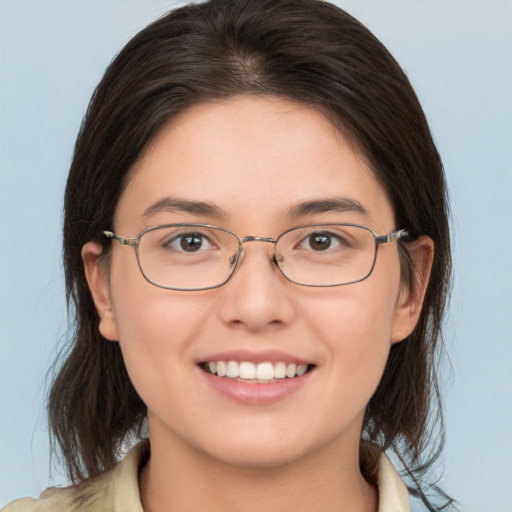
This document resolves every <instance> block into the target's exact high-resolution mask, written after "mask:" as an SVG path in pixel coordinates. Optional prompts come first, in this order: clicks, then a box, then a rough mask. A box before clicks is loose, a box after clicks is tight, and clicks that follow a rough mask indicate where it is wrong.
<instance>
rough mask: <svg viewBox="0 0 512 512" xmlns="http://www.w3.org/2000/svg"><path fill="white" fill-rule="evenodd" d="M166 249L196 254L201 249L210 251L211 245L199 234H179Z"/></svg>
mask: <svg viewBox="0 0 512 512" xmlns="http://www.w3.org/2000/svg"><path fill="white" fill-rule="evenodd" d="M166 245H167V247H170V248H171V249H175V250H178V251H182V252H198V251H200V250H201V249H203V250H204V249H211V248H212V244H211V243H210V241H209V240H208V238H207V237H206V236H204V235H202V234H201V233H181V234H180V235H178V236H175V237H174V238H173V239H172V240H170V241H169V242H168V243H167V244H166Z"/></svg>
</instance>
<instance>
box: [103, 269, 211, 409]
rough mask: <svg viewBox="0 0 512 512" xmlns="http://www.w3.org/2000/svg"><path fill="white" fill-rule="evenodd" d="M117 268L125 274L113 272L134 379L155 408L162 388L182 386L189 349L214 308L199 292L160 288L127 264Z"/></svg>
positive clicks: (116, 304) (119, 326) (126, 358)
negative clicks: (178, 383) (189, 292)
mask: <svg viewBox="0 0 512 512" xmlns="http://www.w3.org/2000/svg"><path fill="white" fill-rule="evenodd" d="M135 270H136V271H137V272H138V269H135ZM117 271H118V276H123V278H122V279H119V278H117V279H116V277H118V276H115V275H113V276H112V283H113V290H112V291H113V297H114V298H115V300H114V314H115V320H116V324H117V330H118V333H119V344H120V346H121V351H122V353H123V358H124V362H125V365H126V368H127V371H128V374H129V376H130V379H131V381H132V383H133V385H134V387H135V389H136V390H137V392H138V393H139V395H140V396H141V398H142V399H143V400H144V402H145V403H146V405H148V406H150V404H151V403H152V402H154V401H155V400H160V399H161V397H159V394H160V392H159V390H164V389H165V390H169V389H171V390H172V389H180V385H176V382H180V379H182V377H181V376H180V372H181V371H182V370H183V368H184V366H185V365H190V363H191V361H190V360H189V359H187V354H188V351H187V348H188V347H189V346H190V345H191V344H192V343H193V342H194V339H197V338H198V337H200V336H201V332H202V331H203V329H205V328H206V324H205V321H204V318H205V315H208V314H209V308H210V306H209V304H208V303H207V302H206V301H203V300H200V298H199V297H198V296H197V295H196V296H194V297H192V296H191V295H186V294H183V292H181V293H180V292H173V291H170V290H164V289H160V288H157V287H155V286H153V285H152V284H150V283H148V282H147V281H146V280H145V279H144V278H143V277H142V276H140V277H139V274H140V273H139V274H137V273H136V272H135V271H134V269H128V268H126V265H125V267H124V268H123V265H119V266H118V267H117ZM206 318H207V316H206Z"/></svg>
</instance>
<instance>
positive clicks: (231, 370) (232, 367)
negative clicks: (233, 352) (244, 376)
mask: <svg viewBox="0 0 512 512" xmlns="http://www.w3.org/2000/svg"><path fill="white" fill-rule="evenodd" d="M226 377H230V378H232V379H235V378H237V377H240V370H239V369H238V363H237V362H236V361H228V366H227V368H226Z"/></svg>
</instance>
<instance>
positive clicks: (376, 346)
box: [307, 274, 398, 405]
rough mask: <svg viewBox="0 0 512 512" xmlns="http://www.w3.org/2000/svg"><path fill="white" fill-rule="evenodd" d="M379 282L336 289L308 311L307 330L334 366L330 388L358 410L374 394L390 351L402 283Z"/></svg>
mask: <svg viewBox="0 0 512 512" xmlns="http://www.w3.org/2000/svg"><path fill="white" fill-rule="evenodd" d="M397 275H398V274H397ZM375 278H376V279H374V280H372V279H368V280H366V281H362V282H360V283H356V284H354V285H348V286H347V287H346V288H340V289H338V290H335V289H333V290H332V291H331V292H330V296H328V294H324V296H323V297H319V299H318V300H317V301H309V304H308V308H307V311H308V313H307V315H308V316H307V318H308V319H309V328H310V329H311V330H314V332H315V336H316V337H317V339H318V340H319V342H320V343H321V344H322V346H323V347H324V360H325V364H326V365H327V366H331V365H332V367H331V370H332V371H331V372H330V375H331V382H332V386H333V388H334V387H335V388H336V389H337V390H339V392H340V393H341V394H343V396H344V397H346V399H348V400H352V401H353V402H354V405H357V403H359V404H363V405H366V403H367V402H368V401H369V399H370V397H371V396H372V395H373V393H374V391H375V389H376V387H377V385H378V383H379V381H380V379H381V377H382V373H383V371H384V368H385V365H386V362H387V358H388V355H389V350H390V347H391V333H392V328H393V321H394V314H395V305H396V300H397V295H398V285H397V284H396V285H394V284H393V283H397V282H398V280H391V279H385V280H384V281H387V282H386V283H384V282H380V283H379V281H381V280H379V279H378V278H377V275H375ZM349 286H350V289H349Z"/></svg>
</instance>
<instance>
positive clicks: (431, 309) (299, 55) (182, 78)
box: [49, 0, 451, 510]
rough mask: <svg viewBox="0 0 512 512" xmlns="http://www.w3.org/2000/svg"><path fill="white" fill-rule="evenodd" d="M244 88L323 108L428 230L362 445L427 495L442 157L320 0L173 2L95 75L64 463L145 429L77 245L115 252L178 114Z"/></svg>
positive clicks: (58, 415) (407, 89) (445, 268)
mask: <svg viewBox="0 0 512 512" xmlns="http://www.w3.org/2000/svg"><path fill="white" fill-rule="evenodd" d="M237 94H254V95H273V96H280V97H285V98H289V99H292V100H294V101H297V102H301V103H303V104H306V105H308V106H310V107H312V108H316V109H318V110H319V111H321V112H322V113H324V114H325V115H326V116H327V117H328V118H329V119H330V120H331V122H332V123H333V124H334V125H335V126H336V127H337V128H338V129H339V130H340V131H341V132H342V133H343V134H344V135H345V136H346V137H348V138H349V140H350V141H351V142H352V143H353V144H354V146H355V147H356V148H357V149H358V150H359V151H360V152H361V153H362V154H363V155H364V156H365V158H366V159H367V161H368V162H369V163H370V166H371V167H372V169H373V171H374V173H375V176H376V177H377V179H378V180H379V181H380V183H381V184H382V186H383V187H384V188H385V190H386V191H387V193H388V195H389V198H390V200H391V203H392V205H393V208H394V212H395V218H396V225H398V226H404V227H407V229H408V231H409V233H410V234H411V236H412V237H413V238H414V237H417V236H419V235H427V236H429V237H430V238H431V239H432V240H433V241H434V244H435V254H434V261H433V267H432V272H431V278H430V282H429V285H428V288H427V291H426V296H425V300H424V305H423V309H422V312H421V316H420V318H419V321H418V324H417V326H416V328H415V329H414V331H413V332H412V334H411V335H410V336H409V337H408V338H407V339H406V340H404V341H403V342H402V343H397V344H394V345H393V346H392V348H391V353H390V355H389V360H388V362H387V366H386V368H385V372H384V375H383V377H382V380H381V382H380V384H379V386H378V389H377V390H376V392H375V394H374V395H373V397H372V398H371V400H370V402H369V404H368V407H367V410H366V414H365V418H364V425H363V436H362V441H363V442H362V444H361V449H362V451H363V452H365V457H364V459H365V460H369V461H370V462H367V463H365V464H364V465H363V467H362V470H363V474H365V476H366V477H367V478H368V479H369V480H371V478H372V473H373V471H374V461H375V457H374V456H369V455H368V453H366V452H368V447H369V446H372V445H375V444H377V445H378V446H380V447H381V449H388V448H392V449H393V450H395V452H396V453H397V454H398V456H399V458H400V459H401V460H402V461H403V463H404V465H405V468H406V469H407V471H408V473H409V476H410V478H411V481H412V483H411V486H412V488H413V489H415V492H416V493H417V494H420V495H423V490H422V484H421V480H422V475H423V473H424V472H425V471H426V470H427V469H428V467H429V466H430V465H431V463H432V461H433V460H434V459H435V458H436V456H437V455H438V453H439V450H440V449H441V447H442V444H443V435H444V433H443V428H442V414H441V404H440V400H439V387H438V380H437V356H438V354H439V352H440V351H441V350H442V339H441V324H442V318H443V313H444V309H445V302H446V298H447V294H448V292H449V286H450V275H451V259H450V242H449V229H448V206H447V195H446V189H445V181H444V173H443V167H442V163H441V160H440V157H439V154H438V152H437V150H436V147H435V145H434V142H433V140H432V137H431V134H430V131H429V127H428V124H427V121H426V118H425V115H424V113H423V111H422V109H421V106H420V104H419V102H418V100H417V97H416V95H415V93H414V91H413V89H412V87H411V85H410V83H409V81H408V79H407V77H406V76H405V74H404V72H403V71H402V69H401V68H400V66H399V65H398V64H397V62H396V61H395V60H394V58H393V57H392V56H391V55H390V53H389V52H388V51H387V50H386V49H385V48H384V46H383V45H382V44H381V43H380V42H379V41H378V40H377V39H376V38H375V37H374V36H373V35H372V34H371V32H370V31H369V30H368V29H367V28H366V27H364V26H363V25H362V24H361V23H359V22H358V21H357V20H355V19H354V18H353V17H351V16H350V15H349V14H347V13H346V12H344V11H342V10H341V9H339V8H337V7H335V6H333V5H331V4H329V3H327V2H324V1H321V0H211V1H208V2H204V3H199V4H191V5H188V6H186V7H182V8H180V9H177V10H174V11H171V12H170V13H168V14H167V15H165V16H163V17H162V18H160V19H159V20H157V21H155V22H154V23H152V24H151V25H149V26H148V27H146V28H145V29H144V30H142V31H141V32H140V33H139V34H137V35H136V36H135V37H134V38H133V39H132V40H131V41H130V42H129V43H128V44H127V45H126V46H125V47H124V49H123V50H122V51H121V52H120V53H119V54H118V55H117V57H116V58H115V59H114V60H113V62H112V63H111V65H110V66H109V67H108V69H107V71H106V72H105V75H104V77H103V79H102V80H101V82H100V84H99V85H98V87H97V88H96V90H95V92H94V94H93V97H92V99H91V103H90V105H89V108H88V111H87V114H86V116H85V118H84V120H83V124H82V126H81V129H80V133H79V136H78V139H77V142H76V147H75V152H74V157H73V161H72V164H71V168H70V172H69V177H68V181H67V187H66V193H65V206H64V210H65V219H64V249H63V255H64V265H65V276H66V291H67V299H68V304H69V307H70V319H71V322H70V324H71V325H72V326H73V330H72V332H71V336H70V342H69V348H68V351H67V352H66V354H65V355H64V358H63V362H62V364H61V366H60V370H59V371H58V373H57V375H56V377H55V379H54V382H53V386H52V388H51V392H50V395H49V421H50V426H51V432H52V435H53V439H54V443H56V444H57V445H58V446H59V447H60V450H61V453H62V455H63V457H64V460H65V464H66V466H67V469H68V474H69V476H70V478H71V479H72V480H74V481H82V480H84V479H86V478H88V477H92V476H95V475H97V474H99V473H101V472H103V471H105V470H107V469H109V468H111V467H112V466H113V465H115V464H116V462H117V460H118V456H119V453H120V447H121V446H122V445H123V443H125V442H127V441H130V440H133V439H137V438H139V437H140V436H141V432H142V430H141V429H142V426H143V423H144V419H145V416H146V407H145V405H144V403H143V402H142V400H141V399H140V398H139V396H138V395H137V393H136V391H135V390H134V388H133V386H132V384H131V382H130V380H129V378H128V375H127V372H126V369H125V367H124V363H123V359H122V356H121V352H120V349H119V346H118V344H117V343H111V342H107V341H106V340H105V339H103V338H102V336H101V335H100V333H99V330H98V322H99V318H98V315H97V312H96V309H95V306H94V303H93V300H92V297H91V294H90V292H89V289H88V286H87V283H86V280H85V274H84V267H83V263H82V258H81V248H82V247H83V245H84V244H85V243H86V242H89V241H96V242H98V243H101V244H102V245H103V246H104V252H105V254H108V251H109V245H108V244H107V243H106V241H105V239H104V237H103V235H102V231H103V230H105V229H111V228H112V222H113V216H114V212H115V209H116V205H117V203H118V200H119V197H120V195H121V193H122V192H123V189H124V187H125V185H126V183H127V180H128V179H129V173H130V170H131V169H132V167H133V165H134V164H135V162H137V159H138V158H139V157H140V155H141V153H142V152H143V151H144V149H145V148H146V147H147V145H148V143H149V142H150V141H151V140H153V138H154V137H155V135H156V134H157V133H158V131H159V130H160V129H161V128H162V126H163V125H164V124H165V123H166V122H167V121H168V120H169V119H171V118H172V117H173V116H175V115H176V114H177V113H179V112H183V111H184V110H186V109H187V108H189V107H191V106H193V105H195V104H198V103H200V102H204V101H207V100H209V99H213V98H227V97H231V96H234V95H237ZM399 250H400V258H401V266H402V278H403V280H404V283H405V284H406V285H408V286H414V284H413V281H414V276H412V275H411V271H410V270H409V269H410V268H411V265H410V255H409V252H408V250H407V242H404V243H402V242H400V243H399ZM436 425H437V428H435V427H436ZM433 432H435V435H433ZM367 441H369V442H370V443H367ZM426 447H430V448H431V449H430V450H427V449H426ZM432 447H433V448H432ZM370 451H371V450H370ZM370 455H371V454H370ZM372 461H373V462H372ZM423 499H424V501H425V503H428V499H427V498H426V497H423ZM429 506H430V505H429ZM431 510H433V508H431Z"/></svg>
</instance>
